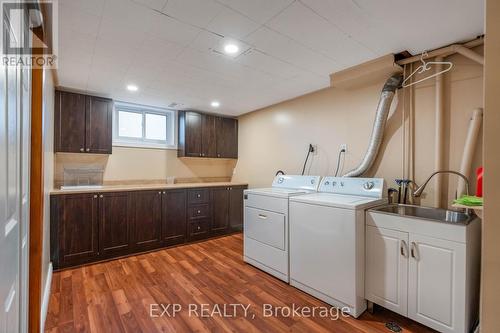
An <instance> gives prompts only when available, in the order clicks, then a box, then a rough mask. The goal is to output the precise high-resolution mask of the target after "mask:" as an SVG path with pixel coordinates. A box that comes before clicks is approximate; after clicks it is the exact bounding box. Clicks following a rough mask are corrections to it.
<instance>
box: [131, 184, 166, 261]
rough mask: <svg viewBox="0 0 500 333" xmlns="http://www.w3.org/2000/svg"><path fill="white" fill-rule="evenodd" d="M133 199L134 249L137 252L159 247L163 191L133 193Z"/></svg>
mask: <svg viewBox="0 0 500 333" xmlns="http://www.w3.org/2000/svg"><path fill="white" fill-rule="evenodd" d="M133 198H134V199H133V200H134V205H135V208H134V217H133V218H134V222H133V225H134V226H133V228H132V242H133V244H132V247H133V248H134V250H136V251H141V250H149V249H153V248H156V247H159V246H160V242H161V211H162V208H161V198H162V191H138V192H134V193H133Z"/></svg>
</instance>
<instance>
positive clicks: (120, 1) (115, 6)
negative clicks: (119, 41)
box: [102, 0, 156, 35]
mask: <svg viewBox="0 0 500 333" xmlns="http://www.w3.org/2000/svg"><path fill="white" fill-rule="evenodd" d="M155 15H156V12H155V11H153V10H151V9H149V8H147V7H145V6H142V5H140V4H137V3H135V2H133V1H131V0H106V1H105V5H104V9H103V14H102V24H107V25H116V26H117V27H120V28H121V27H129V28H132V29H135V30H136V32H137V33H143V32H146V31H148V30H150V28H151V25H152V21H153V19H154V17H155ZM130 30H131V29H127V32H126V33H128V32H130ZM124 35H125V33H124Z"/></svg>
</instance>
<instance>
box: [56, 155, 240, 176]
mask: <svg viewBox="0 0 500 333" xmlns="http://www.w3.org/2000/svg"><path fill="white" fill-rule="evenodd" d="M234 164H235V162H234V161H232V160H216V159H197V158H177V151H176V150H164V149H143V148H129V147H113V154H111V155H109V156H107V155H87V154H62V153H58V154H56V170H55V181H56V185H59V183H61V182H62V180H63V171H64V167H75V166H79V165H85V166H87V167H88V166H96V167H99V168H103V169H104V182H107V183H109V182H122V181H139V180H147V181H159V180H160V181H161V180H166V179H167V177H176V178H177V179H183V178H184V179H186V178H215V179H217V178H221V179H222V178H225V179H227V178H230V177H231V175H232V172H233V168H234Z"/></svg>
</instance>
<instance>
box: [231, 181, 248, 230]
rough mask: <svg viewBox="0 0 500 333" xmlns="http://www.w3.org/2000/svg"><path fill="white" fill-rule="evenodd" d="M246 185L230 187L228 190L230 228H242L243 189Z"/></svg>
mask: <svg viewBox="0 0 500 333" xmlns="http://www.w3.org/2000/svg"><path fill="white" fill-rule="evenodd" d="M245 188H246V187H244V186H235V187H230V191H229V227H230V228H231V230H234V231H236V230H243V191H244V190H245Z"/></svg>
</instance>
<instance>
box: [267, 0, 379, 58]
mask: <svg viewBox="0 0 500 333" xmlns="http://www.w3.org/2000/svg"><path fill="white" fill-rule="evenodd" d="M266 25H267V26H269V27H271V28H272V29H274V30H276V31H278V32H280V33H282V34H284V35H286V36H288V37H290V38H292V39H294V40H296V41H299V42H300V43H302V44H304V45H307V46H308V47H310V48H311V49H313V50H316V51H319V52H321V53H322V54H323V55H325V56H326V57H329V58H331V59H334V60H335V61H336V62H338V63H340V64H342V65H344V66H350V65H354V64H359V63H362V62H364V61H366V60H369V59H373V58H375V57H376V54H375V53H374V52H373V51H371V50H369V49H368V48H366V47H365V46H362V45H361V44H360V43H359V42H357V41H355V40H354V39H352V38H350V37H348V36H347V35H345V34H344V33H343V32H341V31H340V30H339V29H338V28H335V27H334V26H333V25H332V24H330V23H329V22H328V21H326V20H325V19H324V18H322V17H321V16H319V15H317V14H315V13H314V12H313V11H311V10H310V9H309V8H307V7H305V6H304V5H302V4H301V3H299V2H294V3H293V4H292V5H291V6H289V7H288V8H287V9H285V10H284V11H283V12H281V14H279V15H278V16H276V17H275V18H273V19H272V20H271V21H269V22H268V23H267V24H266Z"/></svg>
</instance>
